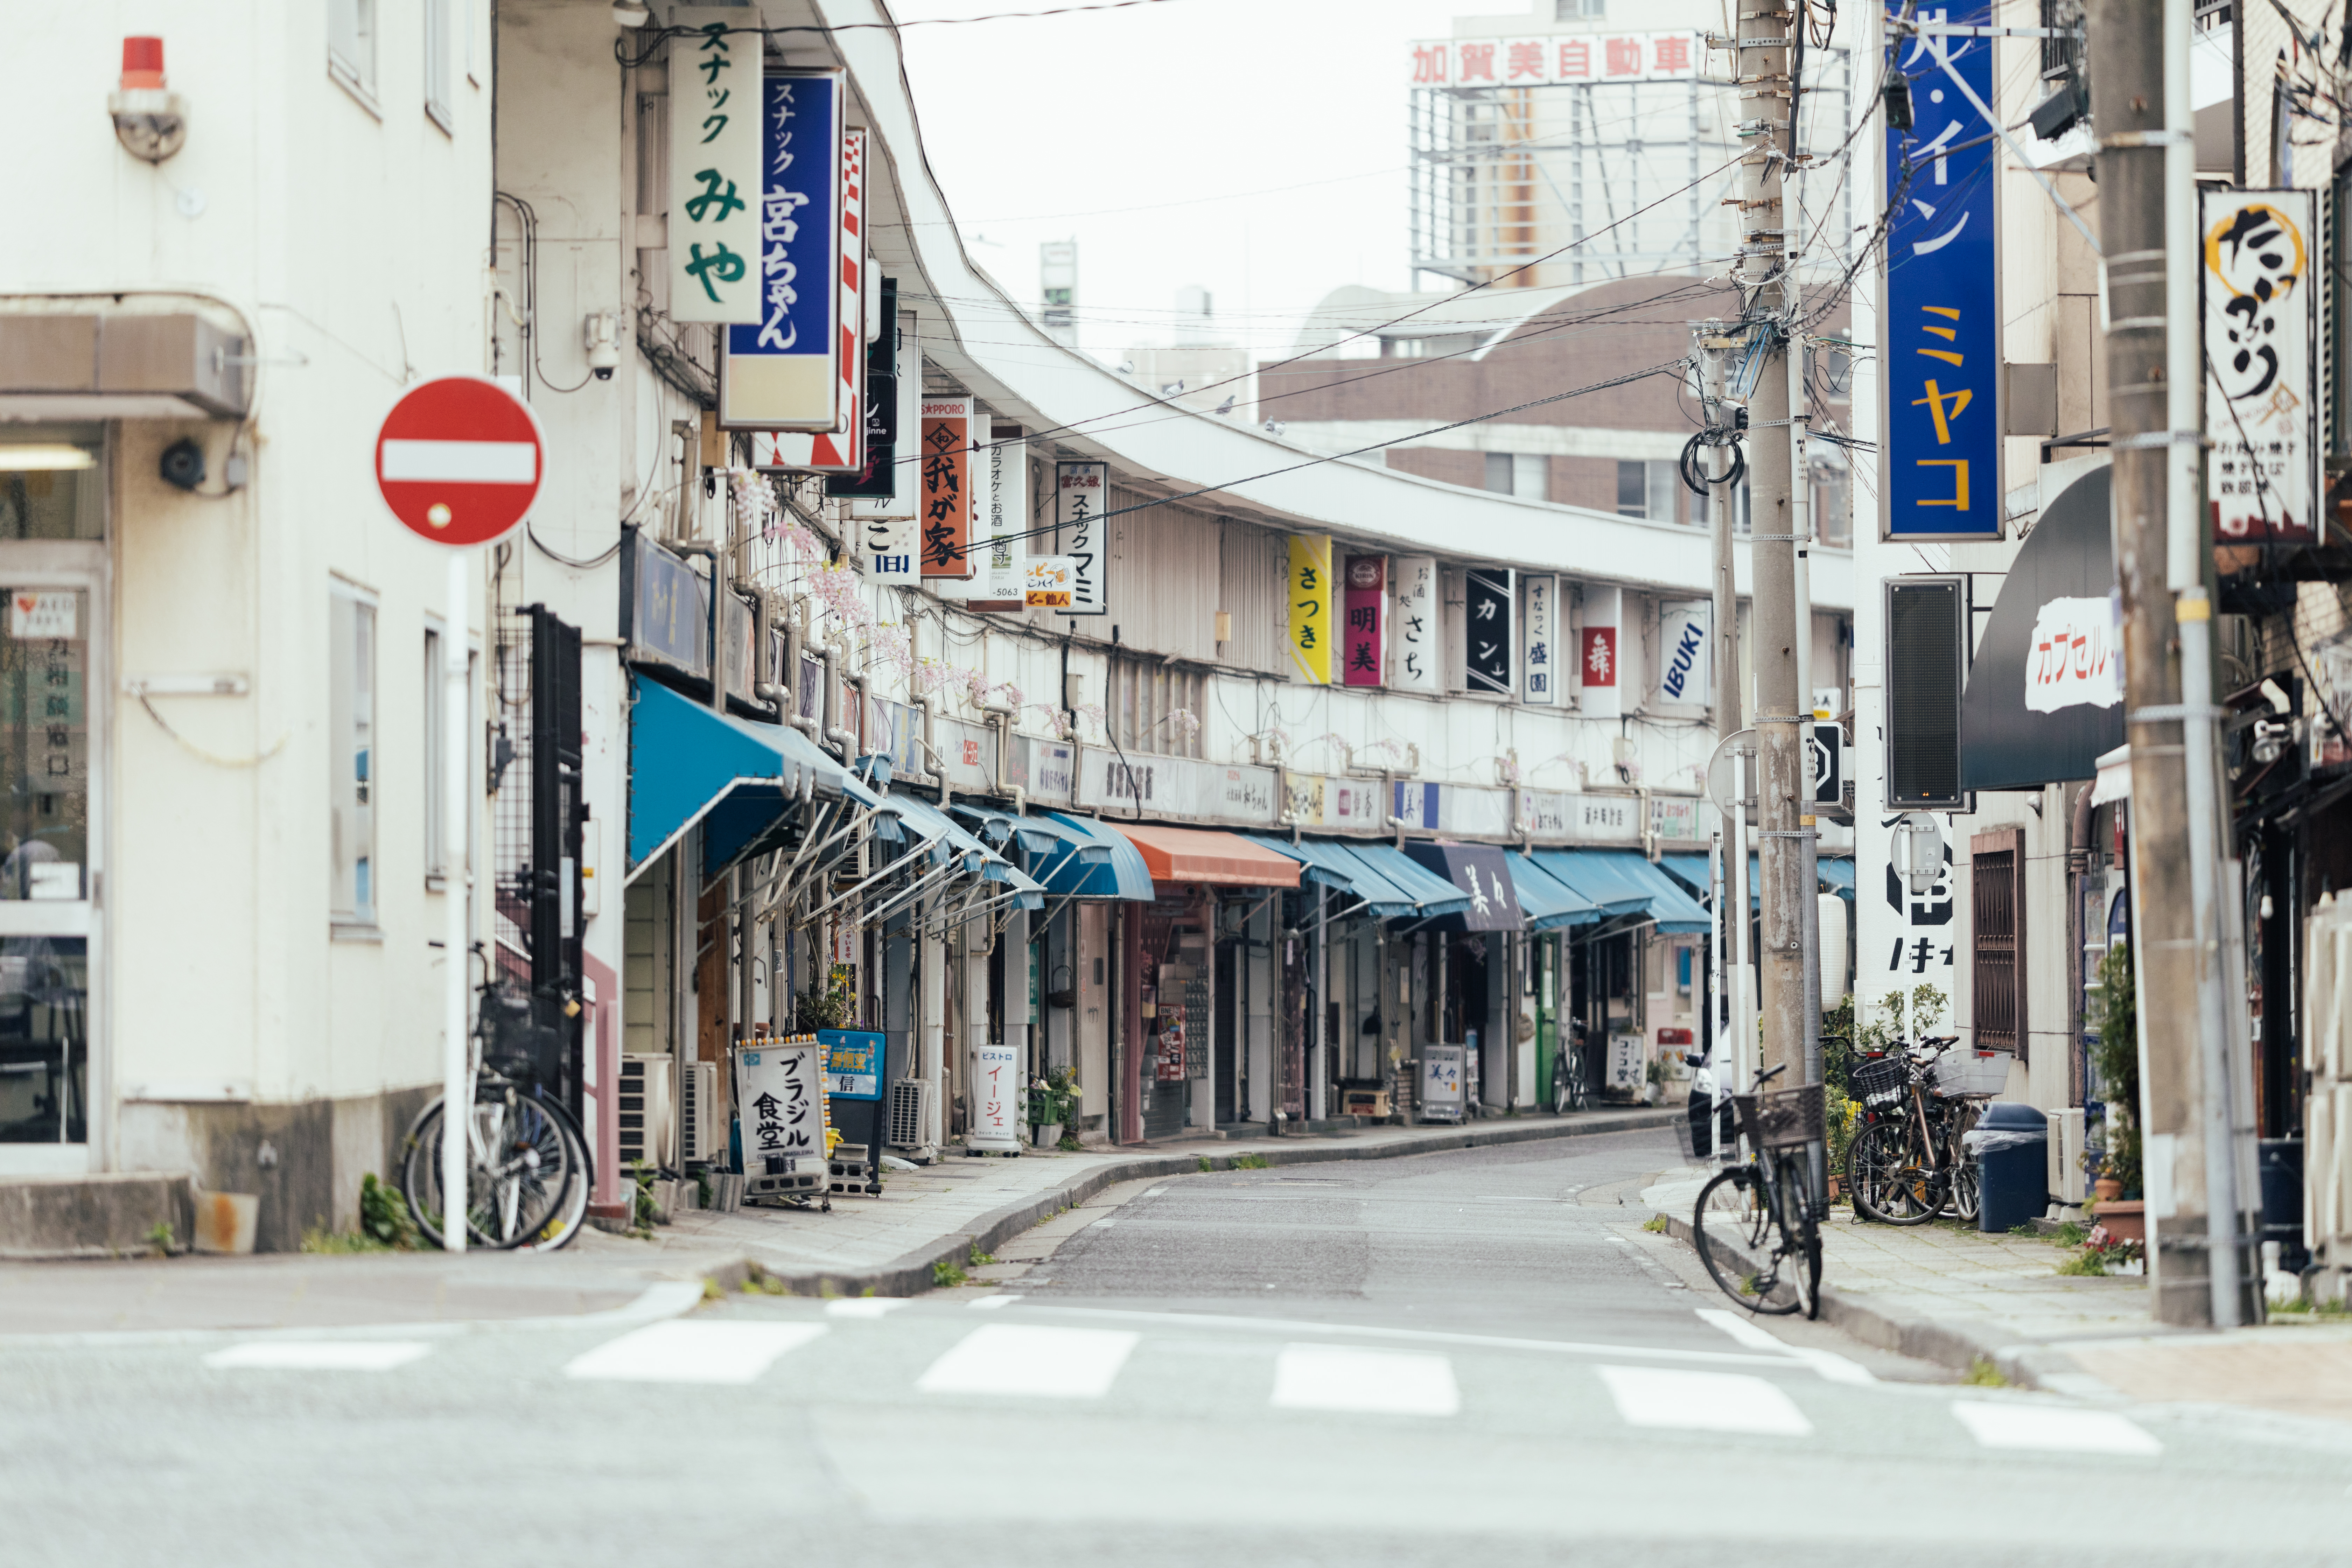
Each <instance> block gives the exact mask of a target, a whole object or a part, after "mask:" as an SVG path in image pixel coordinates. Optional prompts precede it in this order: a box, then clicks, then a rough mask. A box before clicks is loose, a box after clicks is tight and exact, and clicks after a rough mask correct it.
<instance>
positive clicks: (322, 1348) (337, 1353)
mask: <svg viewBox="0 0 2352 1568" xmlns="http://www.w3.org/2000/svg"><path fill="white" fill-rule="evenodd" d="M432 1348H433V1347H432V1346H430V1345H427V1344H423V1343H420V1342H417V1341H415V1340H247V1341H246V1342H244V1343H243V1344H237V1345H231V1346H229V1348H228V1349H226V1350H225V1351H215V1352H213V1353H212V1354H210V1355H208V1356H206V1357H205V1365H206V1366H211V1367H236V1368H265V1369H268V1370H272V1371H284V1372H390V1371H391V1370H392V1369H393V1368H394V1367H396V1366H406V1365H407V1364H408V1363H410V1362H413V1361H416V1360H419V1359H421V1358H422V1357H423V1356H424V1355H425V1352H427V1351H429V1350H431V1349H432Z"/></svg>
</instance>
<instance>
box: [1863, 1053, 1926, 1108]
mask: <svg viewBox="0 0 2352 1568" xmlns="http://www.w3.org/2000/svg"><path fill="white" fill-rule="evenodd" d="M1847 1081H1848V1082H1850V1083H1851V1084H1853V1097H1854V1098H1855V1099H1856V1100H1860V1101H1862V1102H1863V1104H1864V1105H1866V1106H1869V1107H1870V1108H1871V1109H1872V1110H1885V1109H1887V1108H1888V1107H1890V1106H1895V1105H1900V1104H1902V1103H1903V1097H1904V1096H1905V1095H1906V1094H1907V1093H1909V1092H1910V1089H1911V1072H1910V1069H1909V1068H1906V1067H1905V1066H1904V1064H1903V1060H1902V1058H1899V1057H1881V1058H1878V1059H1877V1060H1876V1061H1866V1062H1863V1063H1862V1064H1860V1065H1859V1066H1857V1067H1856V1068H1854V1069H1853V1074H1852V1075H1851V1077H1850V1078H1849V1079H1848V1080H1847Z"/></svg>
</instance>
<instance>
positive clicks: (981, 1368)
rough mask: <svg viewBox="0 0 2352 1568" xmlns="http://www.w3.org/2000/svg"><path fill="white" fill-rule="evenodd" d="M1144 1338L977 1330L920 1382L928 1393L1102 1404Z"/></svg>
mask: <svg viewBox="0 0 2352 1568" xmlns="http://www.w3.org/2000/svg"><path fill="white" fill-rule="evenodd" d="M1139 1337H1140V1336H1139V1335H1136V1334H1132V1333H1129V1332H1128V1331H1126V1330H1124V1329H1060V1328H1043V1327H1034V1326H1032V1325H1029V1324H1025V1323H991V1324H989V1325H988V1326H987V1327H986V1328H984V1329H974V1330H973V1331H971V1332H970V1333H968V1334H966V1335H965V1336H964V1337H963V1338H962V1339H961V1340H960V1341H958V1342H956V1343H955V1344H954V1345H953V1346H952V1347H951V1348H950V1350H949V1351H948V1352H947V1353H946V1354H945V1355H943V1356H941V1357H940V1359H939V1360H937V1361H935V1362H933V1363H931V1364H930V1368H929V1370H928V1371H927V1372H925V1373H923V1375H922V1376H921V1377H920V1378H919V1379H918V1380H917V1381H916V1384H915V1386H916V1387H917V1388H919V1389H921V1390H922V1391H923V1392H924V1393H925V1394H1030V1395H1034V1396H1036V1397H1039V1398H1045V1399H1099V1398H1100V1397H1102V1395H1103V1394H1107V1393H1108V1392H1109V1391H1110V1385H1111V1381H1112V1379H1114V1378H1116V1377H1118V1372H1119V1368H1121V1367H1123V1366H1125V1365H1126V1364H1127V1358H1128V1356H1129V1353H1131V1352H1133V1351H1134V1349H1135V1344H1136V1341H1137V1340H1138V1339H1139Z"/></svg>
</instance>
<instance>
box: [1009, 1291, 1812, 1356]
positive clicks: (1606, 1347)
mask: <svg viewBox="0 0 2352 1568" xmlns="http://www.w3.org/2000/svg"><path fill="white" fill-rule="evenodd" d="M1265 1289H1269V1290H1271V1289H1274V1287H1273V1286H1272V1285H1268V1286H1266V1287H1265ZM1036 1305H1037V1310H1039V1311H1041V1312H1052V1313H1055V1314H1057V1315H1059V1316H1063V1317H1072V1318H1086V1319H1093V1320H1096V1321H1100V1320H1102V1319H1105V1318H1108V1319H1109V1320H1111V1321H1113V1322H1120V1323H1146V1324H1151V1325H1155V1326H1160V1327H1167V1328H1176V1329H1184V1330H1200V1329H1234V1330H1240V1331H1246V1332H1251V1333H1280V1334H1318V1335H1330V1334H1341V1335H1348V1336H1354V1337H1362V1338H1370V1339H1381V1340H1402V1341H1404V1342H1407V1343H1411V1344H1424V1345H1464V1346H1468V1347H1470V1348H1472V1349H1474V1350H1504V1351H1539V1352H1549V1353H1551V1354H1554V1355H1589V1356H1610V1357H1620V1356H1634V1357H1637V1358H1646V1359H1654V1360H1659V1361H1680V1362H1698V1363H1706V1364H1709V1365H1714V1366H1780V1367H1785V1366H1786V1365H1788V1357H1787V1356H1785V1355H1759V1354H1758V1353H1756V1352H1752V1351H1690V1350H1680V1349H1670V1348H1667V1347H1665V1346H1656V1345H1624V1344H1613V1345H1612V1344H1600V1343H1594V1342H1585V1341H1580V1340H1531V1339H1518V1338H1513V1337H1510V1336H1507V1335H1502V1334H1465V1333H1460V1332H1457V1331H1453V1330H1447V1329H1390V1328H1375V1327H1373V1326H1371V1325H1370V1324H1365V1323H1328V1322H1327V1323H1318V1322H1313V1321H1308V1320H1306V1319H1302V1318H1248V1317H1243V1316H1240V1315H1238V1314H1235V1313H1225V1312H1147V1311H1140V1310H1135V1309H1132V1308H1119V1307H1066V1306H1062V1305H1059V1304H1047V1303H1045V1302H1039V1303H1037V1304H1036Z"/></svg>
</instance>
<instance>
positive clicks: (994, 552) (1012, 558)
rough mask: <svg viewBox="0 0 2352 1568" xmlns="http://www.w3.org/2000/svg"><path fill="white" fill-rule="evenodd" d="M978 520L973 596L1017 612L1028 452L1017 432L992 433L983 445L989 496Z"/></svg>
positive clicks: (1025, 550)
mask: <svg viewBox="0 0 2352 1568" xmlns="http://www.w3.org/2000/svg"><path fill="white" fill-rule="evenodd" d="M981 514H982V517H983V518H984V519H985V520H986V521H987V524H988V531H987V544H988V553H987V554H986V555H984V556H982V558H981V559H980V561H979V562H978V563H977V565H978V566H979V568H980V570H979V573H978V576H977V579H976V583H975V585H976V586H977V588H978V589H979V591H978V592H976V593H974V594H973V595H972V597H973V598H975V599H985V600H989V601H992V603H995V604H1000V605H1005V606H1007V607H1008V608H1012V609H1019V608H1021V607H1022V603H1023V598H1024V589H1025V584H1026V579H1027V578H1028V575H1029V446H1028V443H1027V442H1025V441H1024V440H1022V439H1021V437H1020V433H1019V428H1018V427H1017V426H1015V427H1013V428H1012V429H1009V430H1001V431H999V432H997V433H996V435H995V436H994V437H993V438H992V439H991V440H990V442H989V444H988V494H987V495H986V497H985V498H983V500H982V508H981Z"/></svg>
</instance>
